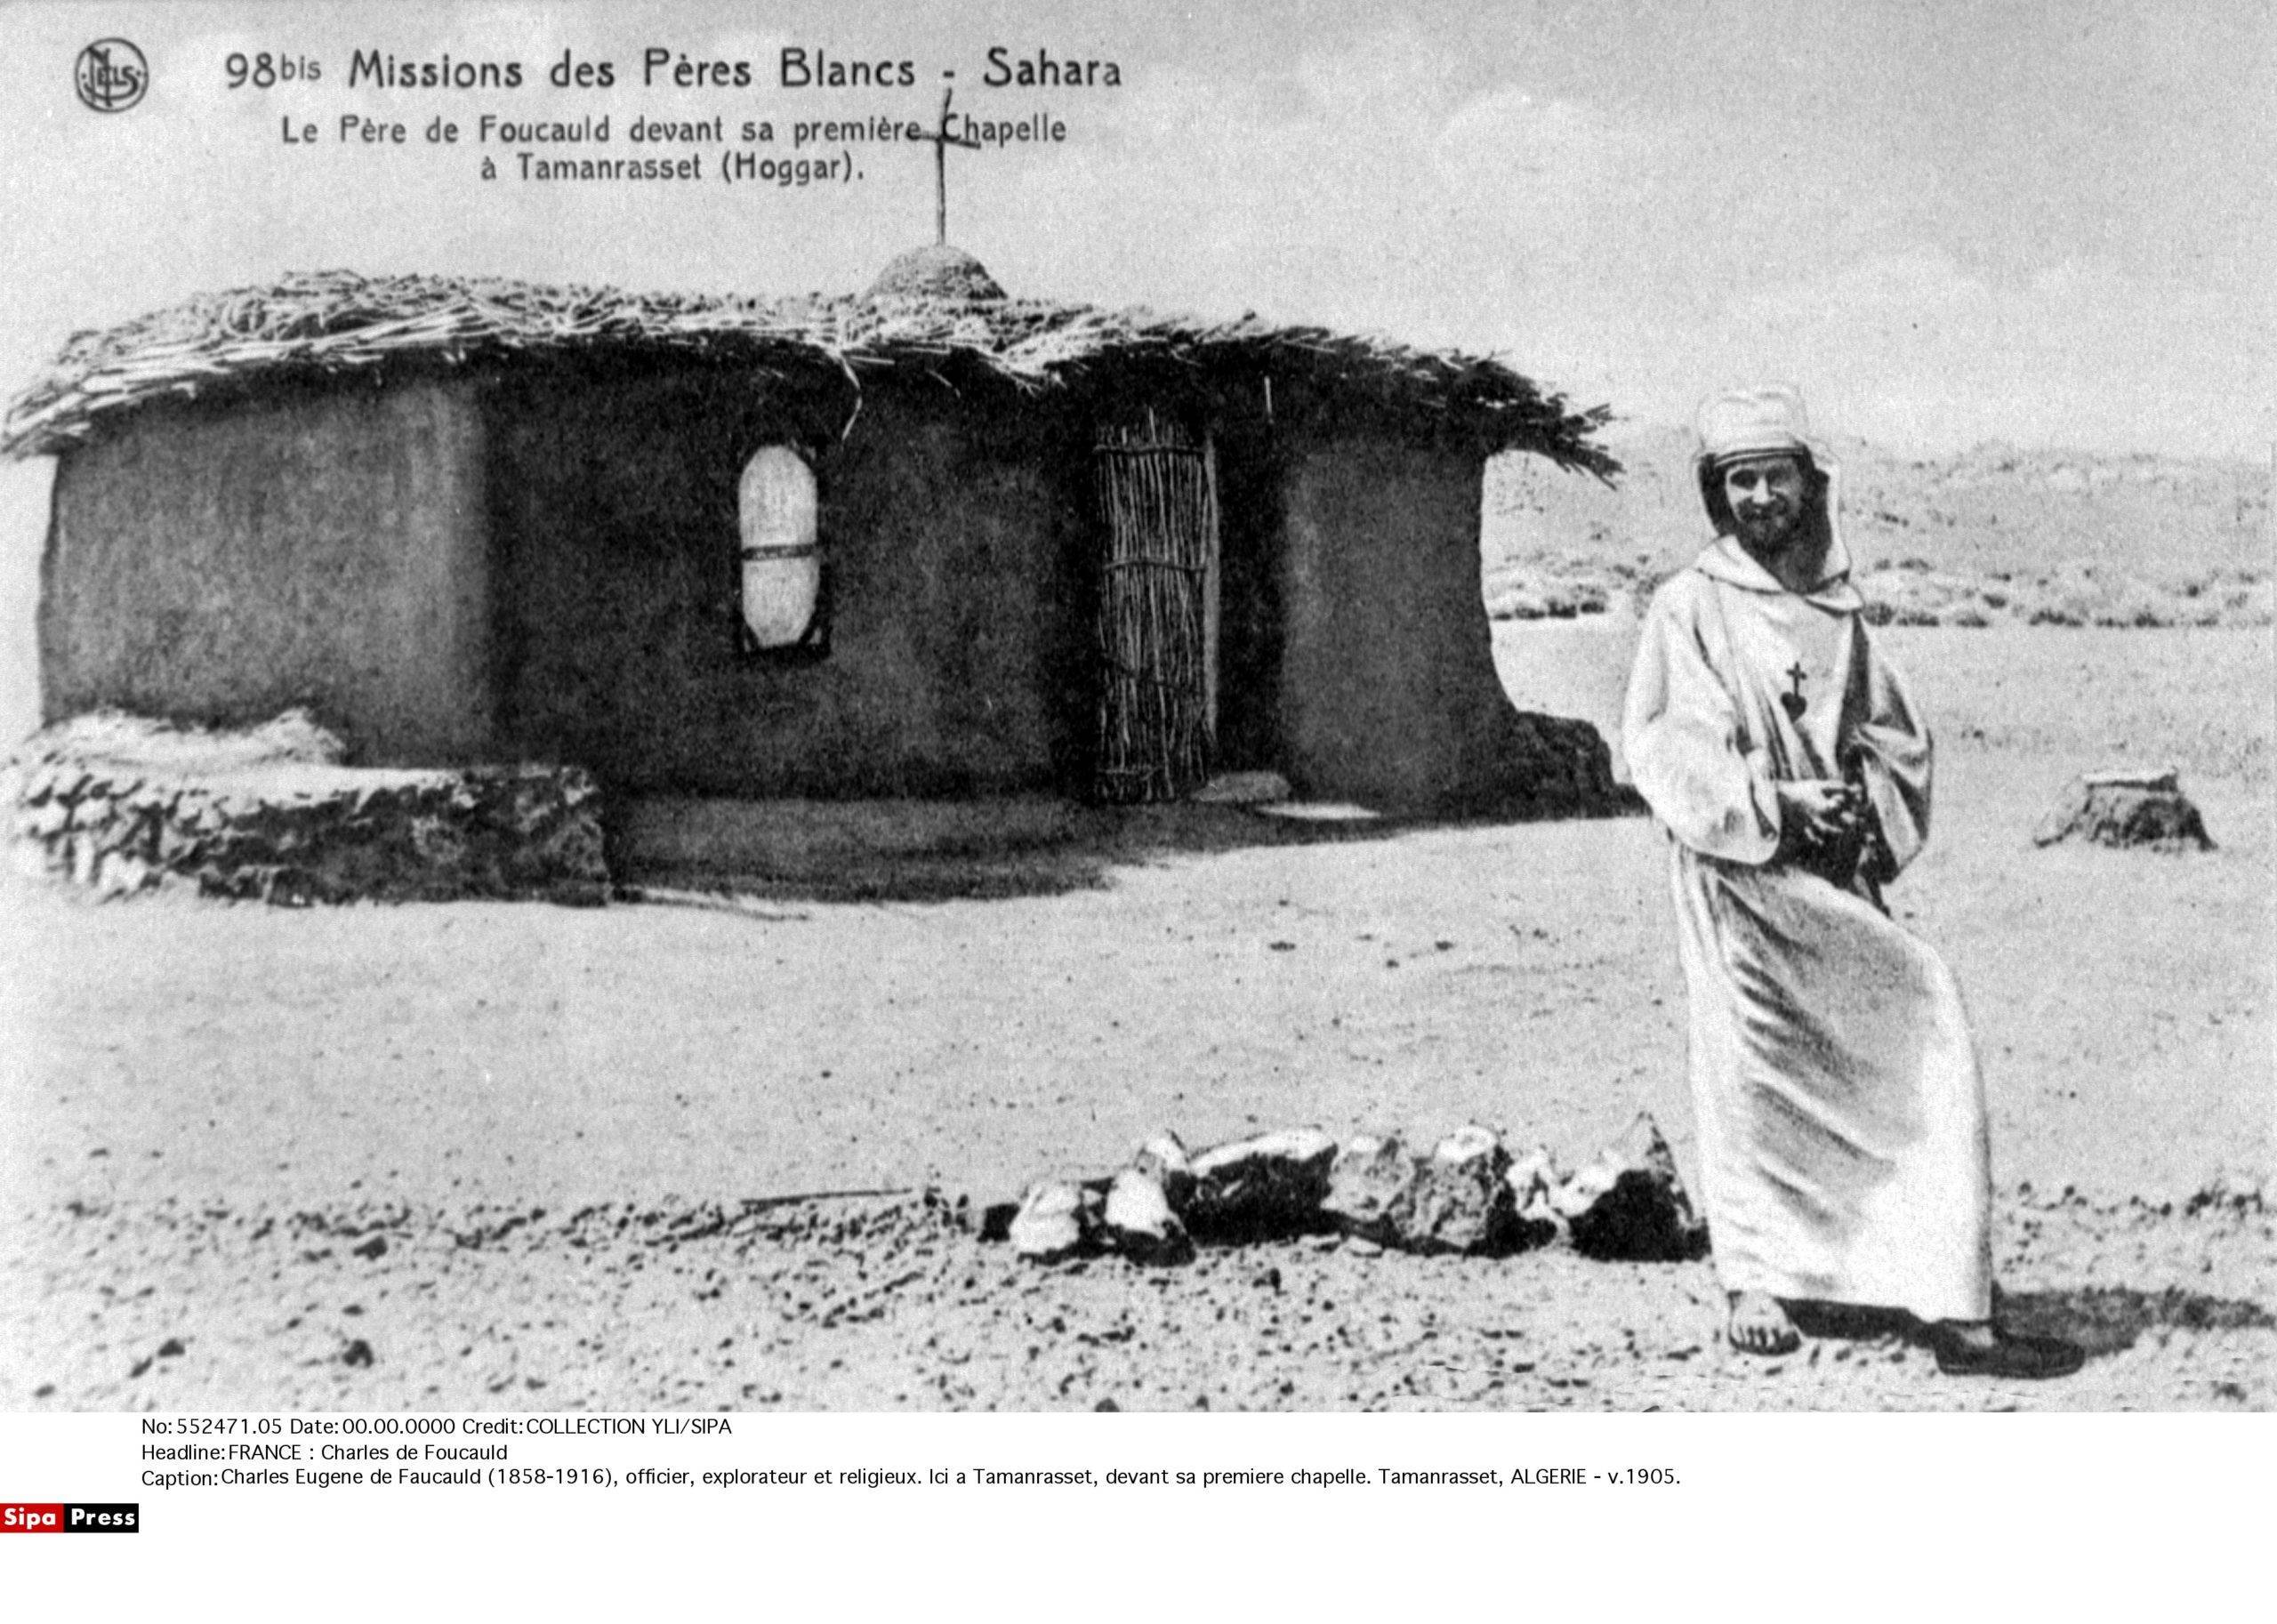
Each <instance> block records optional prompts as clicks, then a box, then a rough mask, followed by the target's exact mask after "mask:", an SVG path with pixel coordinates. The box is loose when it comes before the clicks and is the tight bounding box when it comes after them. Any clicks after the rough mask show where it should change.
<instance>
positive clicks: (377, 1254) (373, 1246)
mask: <svg viewBox="0 0 2277 1624" xmlns="http://www.w3.org/2000/svg"><path fill="white" fill-rule="evenodd" d="M387 1250H388V1238H387V1236H385V1235H374V1236H373V1237H372V1238H371V1239H370V1240H368V1241H366V1242H364V1244H363V1245H361V1246H359V1247H358V1248H357V1249H356V1255H357V1256H358V1258H384V1257H385V1256H387Z"/></svg>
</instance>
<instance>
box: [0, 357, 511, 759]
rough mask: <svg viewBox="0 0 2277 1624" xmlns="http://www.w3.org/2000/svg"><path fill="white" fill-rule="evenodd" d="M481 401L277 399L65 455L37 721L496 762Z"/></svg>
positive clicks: (180, 410)
mask: <svg viewBox="0 0 2277 1624" xmlns="http://www.w3.org/2000/svg"><path fill="white" fill-rule="evenodd" d="M472 401H473V395H472V386H471V384H467V383H463V382H460V383H451V384H438V383H413V384H406V385H398V386H392V387H383V388H377V389H374V388H368V387H367V388H358V389H353V390H342V389H338V388H332V389H321V390H315V389H312V390H275V389H271V390H265V391H264V392H263V394H262V395H261V398H258V399H244V398H240V399H237V400H235V401H229V402H216V403H213V404H210V405H205V404H191V405H182V406H156V407H151V408H148V409H145V410H143V411H141V412H138V413H136V414H133V416H132V417H131V418H129V419H128V420H127V421H126V422H125V423H124V424H122V425H121V426H120V427H118V428H117V429H116V430H110V431H108V432H106V433H105V434H104V435H102V437H101V438H98V439H96V440H94V441H93V442H92V443H90V444H88V445H86V446H81V447H78V448H76V449H74V450H72V451H70V452H68V453H66V454H64V456H63V458H62V459H61V462H60V466H59V467H58V469H57V470H56V478H55V497H54V517H53V522H52V526H51V528H50V530H49V534H48V543H47V553H46V558H45V560H44V565H43V568H42V583H41V584H42V591H41V603H40V617H39V634H40V680H41V690H42V699H41V709H42V712H43V714H44V717H45V719H46V720H49V721H54V720H60V719H61V718H64V717H67V716H71V715H75V714H77V713H78V712H83V711H88V710H93V709H95V708H97V707H100V706H106V705H111V706H117V707H119V708H121V709H123V710H127V711H133V712H141V713H143V714H146V715H151V716H162V717H169V718H174V719H177V720H193V721H198V722H205V723H212V724H220V725H240V724H246V723H253V722H259V721H264V720H268V719H269V718H270V717H272V716H274V715H276V714H277V713H278V712H280V711H283V710H285V709H286V708H287V707H289V706H293V705H304V706H306V707H308V708H309V709H310V711H311V712H313V713H314V714H315V716H316V718H317V720H319V721H320V722H322V723H323V724H324V725H325V726H326V727H327V728H331V729H332V730H333V731H334V732H335V733H337V734H339V735H340V736H341V737H342V738H343V739H344V740H345V741H346V742H347V744H348V746H349V749H350V760H355V761H357V762H359V763H363V764H367V765H387V766H424V765H431V764H439V763H445V762H455V761H464V760H471V759H477V758H479V757H480V756H481V755H483V754H484V753H485V752H487V749H488V747H489V744H490V723H491V713H490V703H489V692H488V688H487V677H488V671H489V654H488V649H487V630H488V624H489V602H488V597H487V589H486V561H485V548H484V538H483V530H482V526H483V503H482V498H481V466H482V430H481V422H480V420H479V415H478V414H477V412H476V410H475V408H474V406H473V404H472Z"/></svg>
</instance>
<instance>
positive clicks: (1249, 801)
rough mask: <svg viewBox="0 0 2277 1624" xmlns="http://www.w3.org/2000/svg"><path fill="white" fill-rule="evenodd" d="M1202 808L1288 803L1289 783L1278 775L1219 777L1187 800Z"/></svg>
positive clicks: (1233, 774) (1212, 779) (1230, 774)
mask: <svg viewBox="0 0 2277 1624" xmlns="http://www.w3.org/2000/svg"><path fill="white" fill-rule="evenodd" d="M1187 799H1188V800H1193V801H1195V802H1197V803H1199V804H1201V805H1203V806H1218V807H1257V806H1263V805H1266V804H1267V803H1268V802H1270V801H1276V800H1288V799H1289V781H1288V780H1287V779H1286V778H1283V776H1281V775H1280V774H1278V773H1219V774H1216V775H1215V776H1212V777H1211V780H1210V782H1209V783H1207V784H1203V786H1202V787H1201V788H1200V789H1198V790H1196V791H1195V792H1194V793H1193V794H1192V795H1190V796H1188V797H1187Z"/></svg>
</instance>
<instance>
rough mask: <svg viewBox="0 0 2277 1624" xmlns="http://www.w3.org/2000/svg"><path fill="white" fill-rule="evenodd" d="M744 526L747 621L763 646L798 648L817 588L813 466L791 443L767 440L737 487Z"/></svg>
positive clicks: (739, 514)
mask: <svg viewBox="0 0 2277 1624" xmlns="http://www.w3.org/2000/svg"><path fill="white" fill-rule="evenodd" d="M816 511H817V501H816V496H815V473H814V470H813V469H811V468H809V467H808V466H807V460H806V459H805V458H804V457H802V456H801V455H800V454H798V453H797V452H795V451H793V450H792V449H791V447H790V446H762V447H760V451H759V453H758V454H756V455H755V456H753V457H752V460H751V461H750V462H746V463H744V473H743V478H742V480H741V481H740V482H739V483H738V484H737V486H736V516H737V519H738V522H739V524H740V525H741V527H742V531H743V599H744V625H746V626H747V627H749V628H750V629H751V635H752V641H753V642H755V643H757V644H758V645H759V647H761V648H791V647H796V646H797V645H798V644H799V642H800V641H801V639H804V638H805V637H806V635H807V631H808V629H809V627H811V626H812V625H813V624H814V619H815V603H816V599H817V596H818V595H819V593H820V591H821V589H822V551H821V548H820V546H819V544H818V543H817V540H816V528H815V526H816Z"/></svg>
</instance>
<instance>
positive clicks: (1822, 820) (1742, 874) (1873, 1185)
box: [1622, 386, 2083, 1377]
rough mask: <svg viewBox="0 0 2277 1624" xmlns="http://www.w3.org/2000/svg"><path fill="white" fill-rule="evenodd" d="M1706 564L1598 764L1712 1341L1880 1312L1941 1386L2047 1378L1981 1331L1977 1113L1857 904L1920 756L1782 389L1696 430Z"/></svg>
mask: <svg viewBox="0 0 2277 1624" xmlns="http://www.w3.org/2000/svg"><path fill="white" fill-rule="evenodd" d="M1698 427H1699V430H1700V451H1699V454H1698V455H1697V456H1696V457H1695V458H1694V469H1695V471H1696V472H1697V474H1698V477H1699V481H1700V492H1701V496H1702V501H1703V502H1705V504H1706V506H1707V510H1708V516H1709V518H1710V520H1711V521H1712V522H1713V524H1714V526H1715V528H1716V531H1717V538H1716V540H1715V542H1714V543H1712V544H1710V546H1709V547H1708V548H1707V549H1706V551H1703V552H1702V553H1701V555H1700V557H1699V558H1698V559H1697V560H1696V561H1695V562H1694V564H1693V566H1692V567H1691V568H1689V569H1687V570H1686V571H1684V572H1683V573H1682V574H1681V575H1677V576H1676V577H1675V578H1673V579H1672V580H1670V582H1669V583H1667V584H1666V585H1664V586H1662V587H1661V590H1660V591H1659V592H1658V593H1657V594H1655V596H1654V597H1653V603H1652V607H1651V608H1650V609H1649V610H1648V611H1647V612H1646V615H1645V624H1644V631H1643V640H1642V643H1641V645H1640V647H1638V650H1637V664H1636V669H1635V671H1634V672H1633V674H1632V675H1631V677H1630V679H1629V696H1628V704H1627V710H1626V714H1625V716H1624V719H1623V728H1622V746H1623V749H1624V751H1625V752H1626V754H1627V756H1628V760H1629V772H1630V775H1631V776H1632V777H1633V779H1634V780H1635V783H1636V786H1637V791H1638V792H1639V793H1640V794H1642V795H1643V796H1644V798H1645V801H1646V803H1647V804H1648V805H1649V806H1650V807H1651V808H1652V809H1653V815H1654V816H1655V817H1656V818H1657V820H1658V821H1659V822H1660V824H1661V825H1662V827H1663V828H1665V829H1666V831H1667V832H1668V833H1669V836H1670V853H1671V868H1672V877H1673V881H1674V890H1675V896H1676V911H1677V921H1678V951H1679V953H1680V956H1681V957H1682V959H1683V962H1684V973H1685V982H1686V989H1687V992H1688V993H1689V996H1690V1003H1691V1033H1690V1049H1691V1081H1692V1092H1693V1104H1694V1113H1695V1117H1696V1122H1697V1130H1698V1142H1699V1149H1700V1157H1701V1163H1702V1186H1703V1190H1702V1193H1703V1194H1704V1196H1705V1198H1706V1203H1707V1208H1708V1218H1709V1233H1710V1243H1711V1244H1712V1246H1713V1248H1714V1253H1715V1259H1716V1267H1717V1272H1718V1275H1719V1277H1720V1279H1721V1282H1722V1283H1723V1285H1724V1288H1725V1290H1726V1294H1727V1297H1728V1300H1729V1306H1730V1311H1729V1318H1728V1320H1727V1323H1726V1335H1727V1337H1728V1338H1729V1339H1730V1341H1731V1344H1732V1346H1733V1347H1735V1348H1738V1349H1740V1350H1742V1351H1744V1352H1748V1353H1755V1354H1782V1353H1787V1352H1790V1351H1791V1350H1792V1349H1793V1348H1795V1347H1797V1346H1798V1344H1799V1342H1800V1337H1799V1335H1798V1331H1796V1328H1795V1325H1794V1323H1793V1321H1792V1319H1791V1318H1790V1316H1789V1314H1788V1312H1787V1305H1788V1304H1790V1303H1794V1302H1798V1301H1802V1302H1816V1303H1844V1304H1856V1305H1870V1306H1877V1307H1883V1308H1896V1309H1903V1310H1905V1311H1907V1312H1909V1313H1911V1314H1912V1315H1914V1316H1915V1317H1916V1318H1917V1319H1919V1321H1921V1322H1923V1323H1925V1324H1926V1325H1927V1327H1928V1336H1929V1341H1930V1343H1931V1345H1932V1347H1934V1349H1935V1354H1936V1357H1937V1363H1938V1365H1939V1367H1940V1368H1941V1369H1943V1370H1944V1371H1949V1372H1953V1373H1971V1374H1989V1375H1998V1376H2007V1377H2041V1376H2059V1375H2067V1374H2069V1373H2070V1372H2072V1371H2075V1370H2077V1369H2078V1368H2079V1367H2080V1363H2081V1362H2082V1357H2083V1355H2082V1354H2081V1352H2080V1349H2079V1348H2077V1347H2072V1345H2070V1344H2068V1343H2064V1342H2059V1341H2056V1340H2054V1339H2046V1338H2032V1337H2020V1336H2013V1335H2010V1334H2008V1333H2007V1332H2005V1331H2001V1330H2000V1329H1999V1328H1998V1327H1996V1326H1995V1325H1994V1323H1993V1321H1992V1303H1991V1295H1992V1249H1991V1151H1990V1146H1989V1143H1988V1140H1987V1138H1986V1130H1985V1119H1984V1097H1983V1086H1982V1084H1981V1082H1980V1080H1979V1077H1978V1073H1977V1066H1976V1054H1975V1044H1974V1042H1973V1041H1972V1040H1971V1038H1970V1035H1969V1030H1968V1023H1967V1016H1966V1014H1965V1013H1964V1012H1963V1010H1962V1008H1961V1001H1960V994H1959V989H1958V988H1957V987H1956V986H1955V985H1954V982H1953V978H1952V976H1951V972H1950V971H1948V970H1947V969H1945V966H1944V964H1943V961H1940V960H1939V959H1938V957H1937V956H1936V954H1935V953H1932V952H1931V951H1930V949H1929V948H1928V946H1927V945H1926V944H1924V943H1923V942H1921V941H1919V939H1917V938H1916V937H1913V936H1912V935H1911V933H1909V932H1907V931H1906V930H1904V929H1901V928H1900V927H1899V926H1897V925H1896V924H1895V923H1894V922H1892V921H1891V920H1890V919H1889V918H1888V916H1887V913H1886V912H1884V910H1883V908H1882V906H1881V888H1882V887H1883V886H1884V885H1887V884H1888V883H1889V882H1890V881H1891V880H1895V878H1896V877H1897V875H1898V874H1899V873H1900V872H1902V871H1903V869H1904V867H1905V865H1906V864H1908V863H1909V862H1911V860H1912V858H1913V857H1914V856H1915V855H1916V854H1917V853H1918V852H1919V850H1920V849H1921V845H1922V841H1923V840H1925V839H1926V838H1927V834H1928V829H1929V766H1930V746H1929V733H1928V729H1927V728H1926V727H1925V726H1924V725H1923V723H1922V721H1921V720H1920V718H1919V714H1918V712H1916V711H1915V710H1914V708H1913V706H1912V704H1911V703H1910V702H1909V701H1908V699H1907V698H1906V695H1905V691H1904V689H1903V687H1902V686H1901V685H1900V683H1899V681H1898V679H1897V675H1896V673H1895V671H1892V670H1891V669H1890V667H1889V665H1888V663H1887V662H1886V661H1885V660H1883V659H1882V657H1881V656H1880V655H1879V652H1878V651H1877V650H1876V649H1875V647H1874V646H1873V644H1872V643H1871V640H1870V639H1868V636H1867V631H1866V627H1865V624H1864V623H1863V620H1862V618H1861V616H1860V614H1859V611H1860V610H1861V609H1862V608H1863V607H1864V605H1863V599H1861V598H1860V597H1859V594H1858V591H1857V589H1856V588H1855V587H1854V586H1853V585H1852V584H1851V583H1850V578H1849V577H1850V559H1849V555H1848V554H1847V551H1845V550H1844V548H1843V545H1842V540H1841V535H1840V532H1839V529H1838V512H1839V504H1838V501H1837V499H1836V494H1835V489H1836V479H1837V477H1838V470H1837V469H1836V467H1835V465H1834V463H1833V462H1832V461H1831V460H1830V459H1829V458H1828V457H1827V456H1826V455H1825V454H1824V453H1823V452H1822V450H1820V449H1819V448H1818V447H1816V446H1814V444H1813V443H1812V442H1811V440H1810V438H1809V435H1808V425H1807V421H1806V416H1805V414H1804V410H1803V403H1802V400H1801V398H1800V397H1799V396H1798V394H1797V393H1796V392H1795V391H1794V390H1790V389H1788V388H1785V387H1783V386H1774V387H1772V388H1768V389H1759V390H1746V391H1742V392H1739V393H1735V394H1731V395H1726V396H1723V397H1720V398H1717V399H1714V400H1711V401H1710V402H1708V403H1707V405H1705V406H1702V408H1701V412H1700V417H1699V423H1698Z"/></svg>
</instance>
